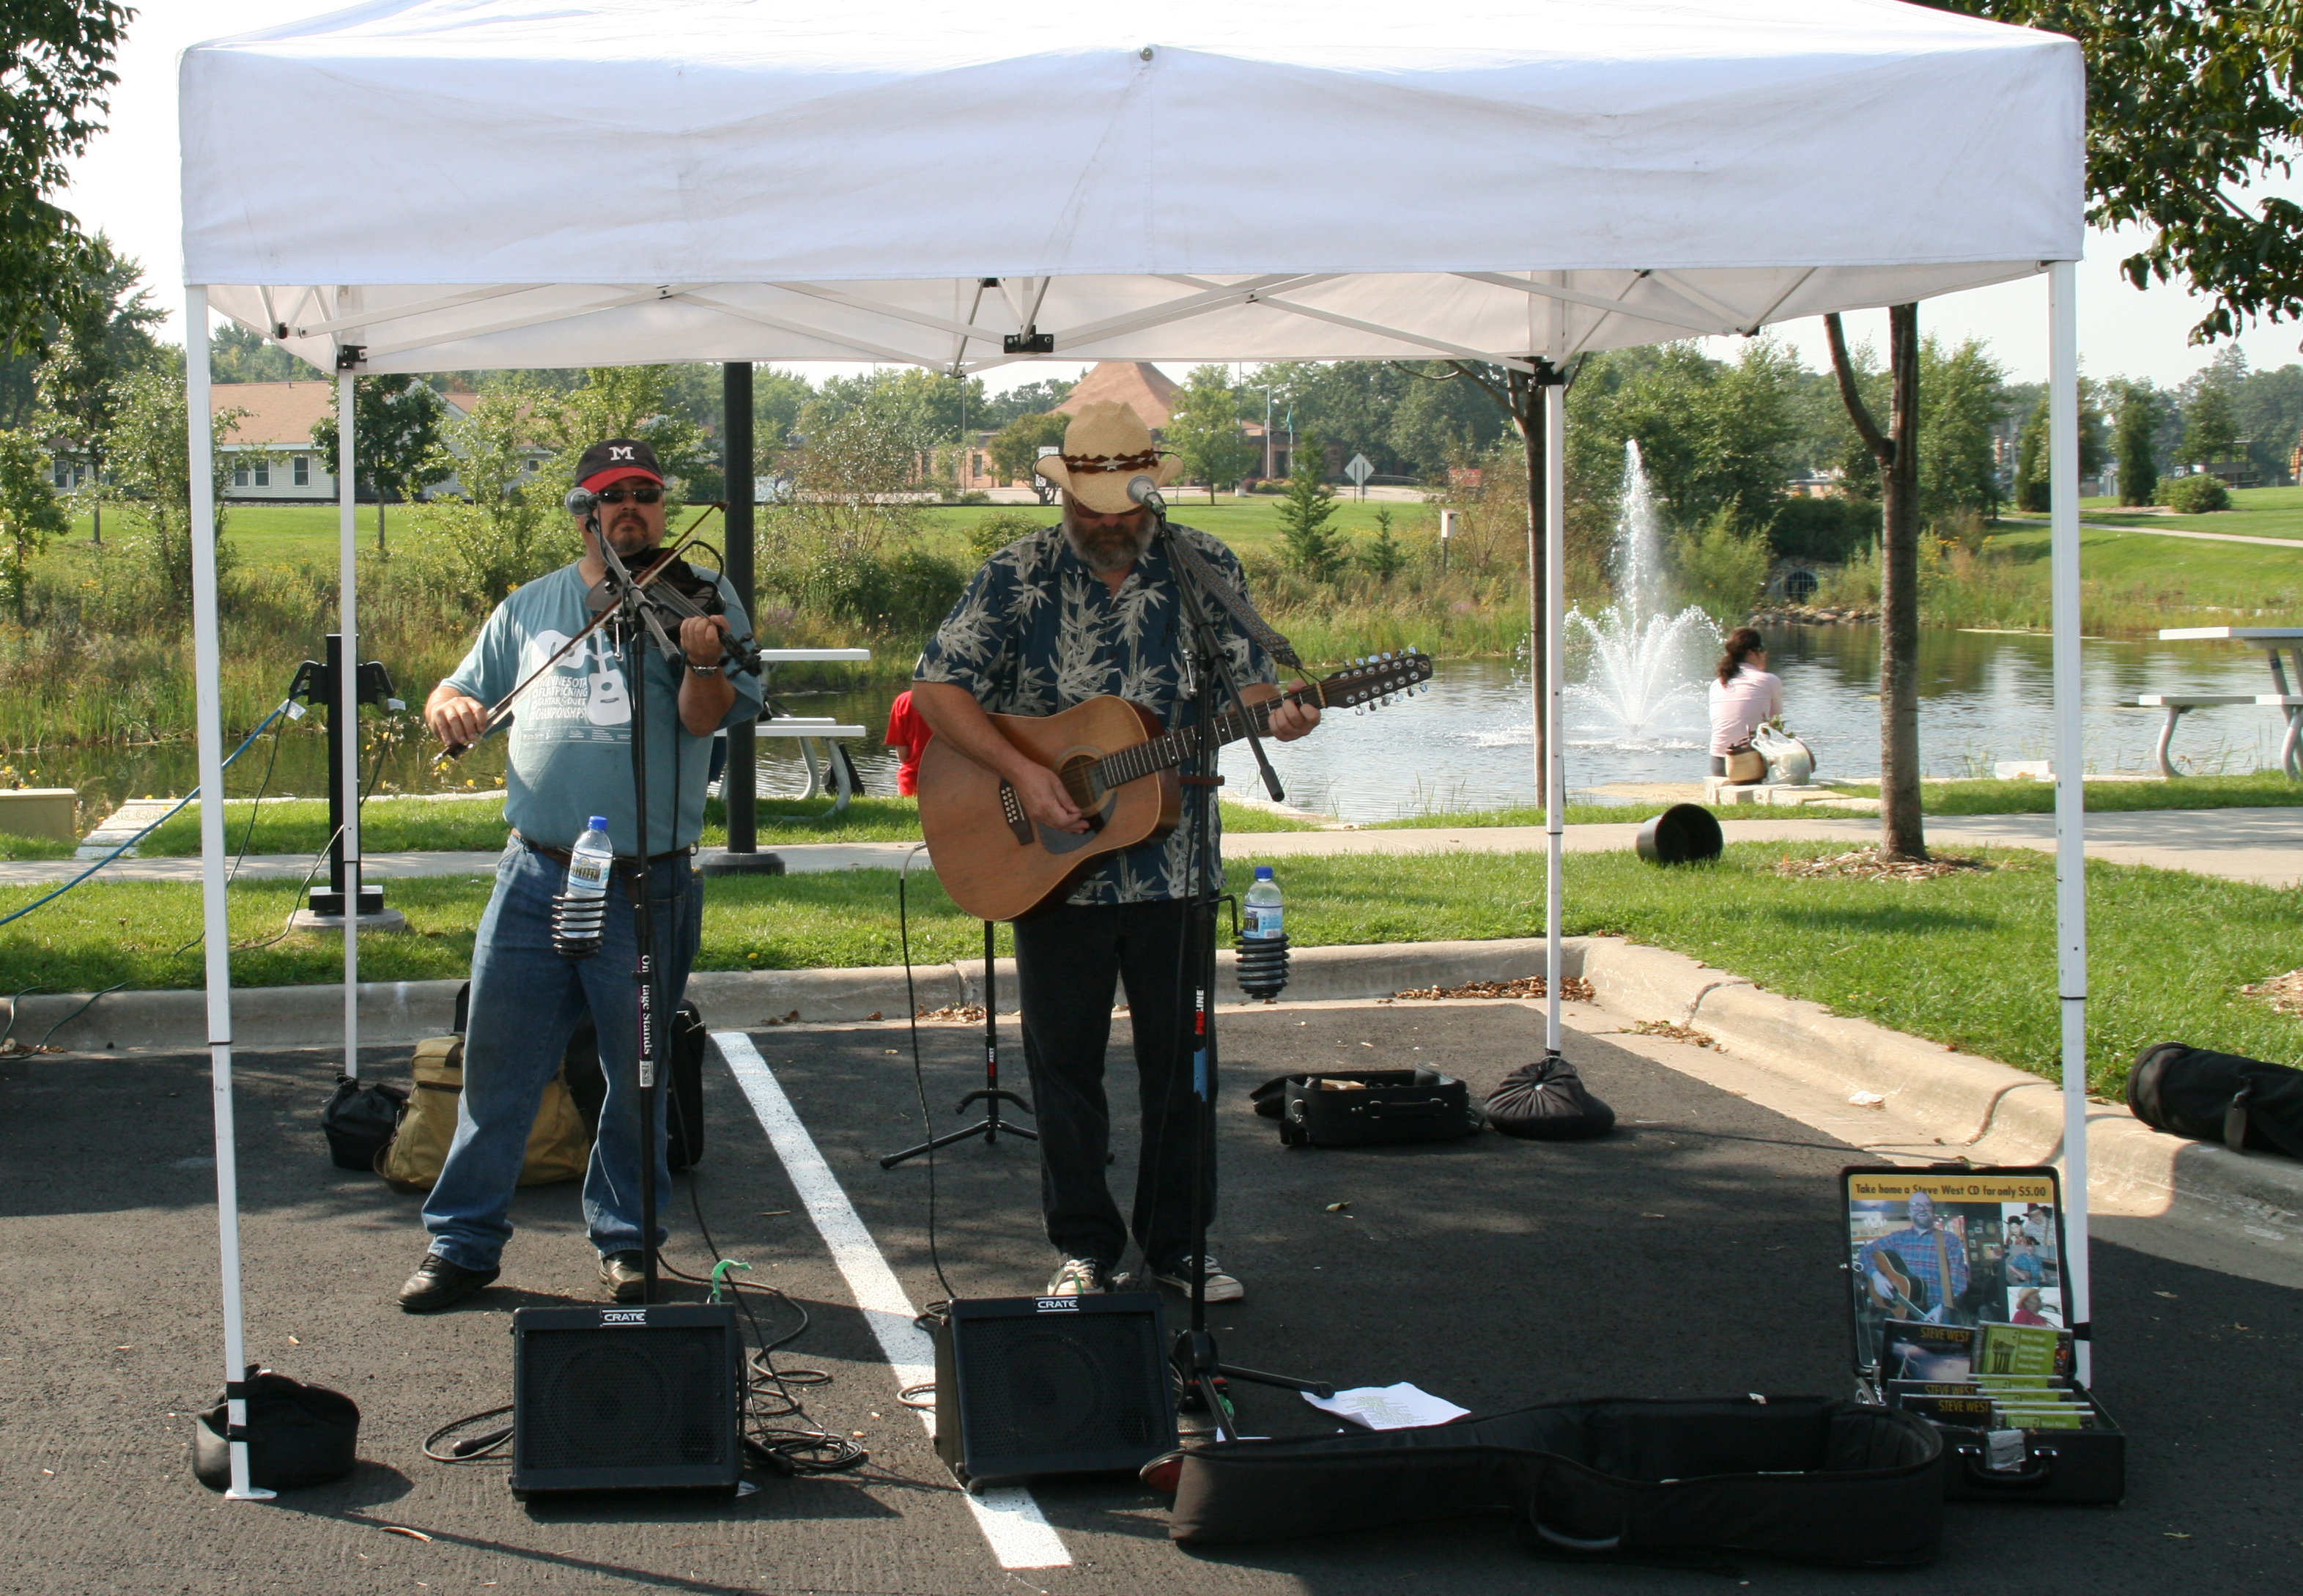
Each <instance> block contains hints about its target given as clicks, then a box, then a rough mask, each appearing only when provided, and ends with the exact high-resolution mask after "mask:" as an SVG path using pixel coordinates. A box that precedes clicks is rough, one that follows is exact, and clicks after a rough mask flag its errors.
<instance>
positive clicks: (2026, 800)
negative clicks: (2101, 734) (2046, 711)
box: [1832, 771, 2303, 815]
mask: <svg viewBox="0 0 2303 1596" xmlns="http://www.w3.org/2000/svg"><path fill="white" fill-rule="evenodd" d="M1832 790H1834V791H1835V792H1843V793H1846V794H1847V795H1848V796H1850V797H1851V798H1877V797H1878V796H1879V784H1878V783H1877V782H1876V781H1874V782H1869V783H1863V782H1850V783H1845V784H1842V783H1839V782H1834V783H1833V784H1832ZM2086 790H2087V806H2088V811H2089V812H2090V813H2092V814H2096V815H2105V814H2109V813H2112V812H2113V811H2115V810H2117V811H2124V810H2130V809H2246V808H2256V807H2270V806H2294V805H2303V781H2289V780H2288V779H2287V778H2286V777H2285V776H2283V775H2282V774H2280V773H2278V772H2277V771H2251V772H2249V773H2247V774H2245V775H2236V776H2185V777H2183V778H2182V779H2181V781H2089V782H2088V783H2087V784H2086ZM1919 806H1920V807H1921V808H1922V809H1923V810H1925V811H1926V812H1927V813H1928V814H1929V815H2050V814H2053V813H2054V807H2055V784H2054V782H2052V781H1929V782H1927V783H1925V784H1923V785H1922V786H1921V787H1920V789H1919Z"/></svg>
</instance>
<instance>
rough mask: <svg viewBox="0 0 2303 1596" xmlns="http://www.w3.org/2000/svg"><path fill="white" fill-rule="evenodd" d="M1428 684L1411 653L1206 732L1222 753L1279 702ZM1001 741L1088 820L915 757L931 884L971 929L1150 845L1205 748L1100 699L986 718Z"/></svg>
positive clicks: (1132, 708) (1120, 702)
mask: <svg viewBox="0 0 2303 1596" xmlns="http://www.w3.org/2000/svg"><path fill="white" fill-rule="evenodd" d="M1430 677H1431V661H1430V657H1429V656H1428V655H1426V654H1420V653H1417V652H1416V651H1414V650H1413V649H1410V650H1408V651H1406V652H1405V653H1403V654H1378V655H1375V656H1374V657H1372V658H1370V659H1364V660H1359V661H1355V662H1354V663H1352V664H1351V665H1350V666H1348V667H1347V668H1346V669H1344V670H1342V671H1337V672H1336V673H1335V674H1334V675H1333V676H1329V677H1327V678H1325V679H1323V680H1320V681H1316V682H1313V683H1311V684H1310V685H1308V686H1306V687H1304V688H1302V689H1301V690H1300V691H1297V692H1295V693H1290V694H1286V695H1285V696H1284V697H1278V698H1270V699H1266V700H1265V701H1264V702H1262V703H1261V704H1255V705H1250V706H1249V707H1248V714H1247V718H1243V717H1242V716H1241V715H1240V714H1239V713H1238V712H1237V711H1236V710H1228V711H1226V712H1225V713H1224V714H1222V715H1220V716H1219V717H1218V718H1217V720H1216V722H1215V724H1214V726H1213V727H1212V728H1211V729H1210V730H1212V732H1213V740H1214V741H1215V743H1216V744H1218V745H1221V744H1224V743H1228V742H1236V741H1238V740H1239V739H1241V738H1243V737H1245V736H1246V735H1247V729H1248V728H1247V719H1253V722H1254V726H1255V730H1256V731H1257V733H1258V734H1259V735H1260V734H1261V733H1262V732H1263V731H1264V730H1266V729H1267V728H1268V727H1269V725H1270V718H1271V712H1272V711H1273V710H1274V709H1276V708H1278V706H1279V705H1280V704H1282V703H1285V702H1290V701H1294V702H1301V703H1307V704H1313V705H1318V706H1319V707H1320V709H1321V710H1330V709H1344V708H1362V707H1374V706H1379V705H1383V704H1387V703H1388V702H1389V701H1390V700H1391V698H1392V697H1394V696H1395V695H1396V694H1401V693H1405V692H1407V691H1408V690H1409V689H1411V688H1413V687H1414V686H1415V685H1416V684H1417V683H1419V682H1423V681H1428V680H1430ZM991 723H992V725H993V726H995V727H997V728H998V729H999V730H1000V735H1001V736H1003V737H1005V738H1006V739H1008V741H1009V742H1011V743H1013V744H1015V745H1016V747H1018V748H1020V749H1022V750H1023V751H1024V752H1025V754H1027V755H1029V756H1031V757H1032V758H1033V759H1035V760H1037V761H1038V762H1039V763H1040V764H1044V765H1046V766H1047V767H1048V768H1049V769H1050V770H1051V771H1054V772H1055V773H1057V774H1058V775H1059V776H1060V777H1062V778H1063V783H1064V790H1066V791H1067V793H1069V794H1070V796H1071V801H1072V804H1073V806H1075V807H1076V808H1077V809H1078V810H1079V812H1080V813H1081V814H1083V815H1086V816H1087V818H1088V829H1087V830H1086V831H1084V832H1059V831H1057V830H1055V829H1054V828H1053V827H1050V826H1044V825H1041V824H1039V823H1036V822H1034V821H1033V819H1032V817H1031V816H1030V815H1026V814H1025V812H1024V805H1023V800H1022V799H1021V798H1018V797H1017V794H1016V790H1015V789H1014V788H1013V787H1011V786H1009V785H1008V782H1006V781H1003V780H1001V779H1000V777H999V776H998V775H996V774H994V773H992V772H991V771H989V770H987V769H985V768H984V767H983V765H980V764H976V763H975V761H974V760H973V759H970V758H969V757H968V756H966V755H965V754H962V753H960V752H958V751H957V749H955V748H953V747H951V746H950V745H949V744H948V743H946V742H945V741H944V739H941V738H936V739H933V740H932V741H931V742H930V743H929V744H928V746H927V747H926V749H925V751H924V752H923V753H922V755H921V756H920V831H921V833H922V834H923V835H924V836H925V837H926V839H927V843H928V853H929V856H930V857H932V858H933V859H934V861H935V872H936V878H937V879H938V880H939V881H941V882H942V883H943V890H944V891H945V892H946V893H947V894H949V897H950V899H951V900H952V901H953V902H954V903H956V904H957V905H958V906H959V907H960V908H962V909H964V910H965V911H966V912H967V913H968V914H971V915H973V916H975V917H976V918H977V919H979V920H1012V919H1014V918H1015V917H1016V916H1018V915H1022V914H1026V913H1028V912H1030V911H1031V910H1033V909H1034V908H1038V907H1039V906H1040V905H1041V904H1042V903H1045V902H1047V901H1048V900H1049V899H1051V898H1054V897H1055V896H1056V895H1057V894H1058V893H1059V892H1061V891H1064V890H1065V888H1067V887H1068V886H1069V885H1070V884H1071V882H1072V881H1073V879H1074V878H1075V877H1076V876H1077V875H1078V874H1080V873H1081V872H1082V871H1084V870H1085V869H1086V868H1087V867H1088V866H1090V865H1092V864H1093V863H1094V862H1095V860H1096V859H1097V858H1098V857H1101V856H1102V855H1104V854H1108V853H1117V852H1118V851H1119V850H1120V849H1127V848H1135V847H1136V846H1138V845H1139V844H1141V843H1144V842H1151V841H1154V840H1158V839H1160V838H1161V837H1165V836H1166V835H1167V834H1168V832H1172V831H1174V830H1175V829H1176V824H1177V822H1178V821H1179V820H1181V819H1182V818H1183V813H1184V789H1183V783H1182V781H1180V780H1179V779H1178V777H1177V766H1178V765H1180V764H1184V763H1185V762H1186V761H1187V760H1189V759H1191V758H1192V757H1193V756H1194V755H1196V754H1197V753H1198V751H1199V749H1200V747H1202V742H1201V737H1202V729H1201V728H1199V727H1195V726H1187V727H1185V728H1183V729H1181V730H1175V731H1165V730H1161V729H1160V718H1159V716H1157V715H1155V714H1152V713H1151V711H1150V710H1148V709H1146V708H1144V707H1143V705H1140V704H1135V703H1131V702H1130V701H1129V700H1127V699H1126V698H1120V697H1113V696H1111V695H1109V694H1102V695H1099V696H1098V697H1093V698H1089V699H1085V700H1084V701H1083V702H1081V703H1078V704H1076V705H1072V707H1071V708H1069V709H1067V710H1064V711H1062V712H1060V713H1059V714H1051V715H993V716H992V717H991Z"/></svg>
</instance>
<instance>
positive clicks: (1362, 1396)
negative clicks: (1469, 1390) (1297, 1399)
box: [1303, 1380, 1472, 1430]
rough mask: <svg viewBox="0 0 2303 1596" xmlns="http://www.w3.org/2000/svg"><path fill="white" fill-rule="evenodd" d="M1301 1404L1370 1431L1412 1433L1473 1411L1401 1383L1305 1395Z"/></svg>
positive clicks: (1406, 1383) (1306, 1393)
mask: <svg viewBox="0 0 2303 1596" xmlns="http://www.w3.org/2000/svg"><path fill="white" fill-rule="evenodd" d="M1303 1400H1304V1401H1306V1402H1308V1403H1310V1404H1311V1405H1312V1406H1314V1407H1316V1408H1319V1409H1320V1410H1322V1411H1323V1412H1326V1413H1331V1414H1335V1415H1336V1416H1337V1418H1339V1419H1349V1420H1351V1421H1352V1423H1354V1424H1364V1425H1366V1426H1367V1427H1368V1428H1369V1429H1371V1430H1413V1429H1416V1428H1418V1427H1420V1426H1421V1425H1424V1424H1444V1423H1447V1421H1448V1420H1450V1419H1460V1418H1462V1417H1463V1416H1464V1414H1467V1413H1469V1412H1471V1411H1472V1410H1471V1409H1470V1408H1468V1407H1458V1406H1455V1404H1454V1403H1452V1402H1450V1401H1448V1400H1447V1398H1445V1397H1435V1396H1433V1395H1432V1394H1431V1393H1430V1392H1429V1391H1427V1390H1422V1389H1419V1388H1417V1387H1415V1386H1413V1385H1410V1384H1408V1382H1407V1381H1404V1380H1403V1381H1400V1382H1399V1383H1398V1384H1397V1385H1363V1386H1360V1387H1357V1388H1355V1389H1352V1390H1348V1391H1337V1393H1336V1394H1335V1395H1334V1396H1332V1397H1314V1396H1312V1394H1311V1393H1310V1392H1309V1391H1306V1392H1305V1393H1304V1394H1303Z"/></svg>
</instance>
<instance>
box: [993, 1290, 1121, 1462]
mask: <svg viewBox="0 0 2303 1596" xmlns="http://www.w3.org/2000/svg"><path fill="white" fill-rule="evenodd" d="M953 1329H954V1330H955V1332H956V1334H957V1343H958V1346H957V1350H958V1353H959V1356H960V1361H961V1364H962V1365H963V1366H964V1367H965V1368H966V1381H965V1384H964V1390H963V1398H962V1399H963V1400H964V1402H965V1403H966V1409H967V1412H966V1425H967V1440H968V1449H969V1451H970V1452H971V1453H974V1454H978V1455H982V1454H986V1453H988V1454H992V1455H997V1456H1002V1457H1012V1456H1018V1455H1043V1454H1047V1453H1057V1452H1061V1453H1098V1452H1125V1451H1129V1450H1135V1449H1140V1448H1144V1447H1148V1446H1151V1444H1152V1443H1153V1441H1154V1440H1157V1439H1158V1438H1159V1435H1160V1427H1161V1425H1160V1421H1161V1419H1162V1417H1163V1416H1164V1414H1163V1405H1162V1403H1161V1402H1160V1394H1159V1393H1158V1391H1157V1390H1156V1388H1155V1389H1153V1390H1151V1391H1149V1392H1147V1390H1146V1389H1145V1386H1146V1381H1145V1370H1146V1368H1147V1367H1149V1368H1151V1369H1154V1370H1156V1369H1158V1368H1159V1367H1160V1347H1159V1341H1158V1338H1157V1337H1156V1335H1155V1334H1154V1330H1153V1324H1152V1320H1151V1316H1150V1315H1148V1314H1147V1315H1140V1316H1119V1315H1095V1316H1092V1317H1090V1316H1072V1315H1065V1316H1063V1317H1061V1318H1056V1317H1054V1316H1049V1317H1044V1318H1042V1317H1016V1318H998V1319H970V1320H965V1321H960V1322H957V1323H955V1325H954V1326H953Z"/></svg>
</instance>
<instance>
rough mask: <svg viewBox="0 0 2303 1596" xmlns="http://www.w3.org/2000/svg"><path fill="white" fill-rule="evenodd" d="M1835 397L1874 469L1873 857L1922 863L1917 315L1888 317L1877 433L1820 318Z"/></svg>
mask: <svg viewBox="0 0 2303 1596" xmlns="http://www.w3.org/2000/svg"><path fill="white" fill-rule="evenodd" d="M1824 328H1825V331H1826V333H1828V334H1829V335H1830V339H1831V364H1832V369H1833V371H1834V372H1835V373H1836V374H1837V376H1838V378H1839V394H1840V398H1841V399H1842V400H1843V401H1844V402H1845V404H1846V406H1847V415H1848V418H1849V419H1850V420H1852V422H1854V424H1855V430H1856V431H1857V432H1858V433H1860V435H1862V438H1863V442H1864V445H1865V446H1866V447H1867V448H1869V450H1870V451H1871V455H1872V458H1873V459H1874V460H1877V461H1878V462H1879V851H1880V853H1881V855H1882V856H1883V857H1886V858H1890V859H1924V858H1926V857H1928V841H1927V832H1926V828H1925V825H1924V823H1923V822H1922V819H1921V816H1920V814H1919V307H1918V306H1917V305H1893V306H1890V307H1889V308H1888V310H1887V368H1888V380H1889V386H1890V400H1889V402H1890V405H1891V407H1892V408H1891V410H1890V412H1889V415H1888V421H1887V431H1886V432H1885V434H1882V433H1881V432H1880V430H1879V428H1878V426H1877V423H1876V422H1875V421H1873V419H1872V418H1871V412H1870V411H1869V409H1867V408H1866V407H1865V405H1864V403H1863V396H1862V394H1861V393H1860V391H1859V390H1858V388H1857V387H1856V384H1855V370H1854V367H1853V366H1852V365H1851V364H1850V363H1849V360H1848V359H1847V339H1846V334H1844V333H1843V331H1842V330H1841V327H1840V323H1839V317H1836V316H1827V317H1824Z"/></svg>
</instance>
